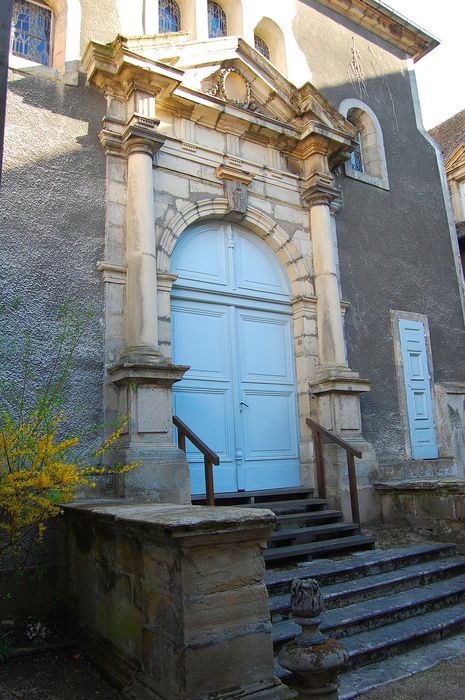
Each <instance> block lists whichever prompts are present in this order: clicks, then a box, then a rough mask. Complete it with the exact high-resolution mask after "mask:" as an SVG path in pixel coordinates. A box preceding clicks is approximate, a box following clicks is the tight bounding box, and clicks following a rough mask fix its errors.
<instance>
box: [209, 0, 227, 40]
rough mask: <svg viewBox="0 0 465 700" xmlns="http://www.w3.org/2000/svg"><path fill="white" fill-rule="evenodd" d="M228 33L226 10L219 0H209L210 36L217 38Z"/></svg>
mask: <svg viewBox="0 0 465 700" xmlns="http://www.w3.org/2000/svg"><path fill="white" fill-rule="evenodd" d="M227 34H228V23H227V20H226V12H225V11H224V10H223V8H222V7H221V5H218V3H217V2H213V0H208V37H209V38H210V39H215V38H217V37H220V36H227Z"/></svg>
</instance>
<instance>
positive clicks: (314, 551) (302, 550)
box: [264, 535, 375, 564]
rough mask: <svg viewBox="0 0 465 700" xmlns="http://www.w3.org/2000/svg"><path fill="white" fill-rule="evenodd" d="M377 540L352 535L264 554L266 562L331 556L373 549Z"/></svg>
mask: <svg viewBox="0 0 465 700" xmlns="http://www.w3.org/2000/svg"><path fill="white" fill-rule="evenodd" d="M374 541H375V538H374V537H368V536H367V535H352V536H346V537H340V538H337V539H330V540H320V541H317V542H305V543H304V544H294V545H291V546H289V547H272V548H271V549H267V550H265V552H264V558H265V562H266V563H267V564H268V563H271V562H275V563H276V562H277V563H279V562H282V561H285V560H289V559H297V558H303V557H308V556H312V557H315V556H329V555H333V554H335V553H337V552H341V551H344V550H351V551H353V550H354V549H357V548H365V549H366V548H368V547H373V545H374Z"/></svg>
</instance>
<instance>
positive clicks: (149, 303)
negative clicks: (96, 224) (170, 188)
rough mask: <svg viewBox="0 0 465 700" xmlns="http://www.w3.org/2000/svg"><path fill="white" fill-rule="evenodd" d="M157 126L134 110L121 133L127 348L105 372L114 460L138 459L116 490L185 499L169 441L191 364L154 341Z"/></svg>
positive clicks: (138, 98)
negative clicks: (174, 393) (115, 416)
mask: <svg viewBox="0 0 465 700" xmlns="http://www.w3.org/2000/svg"><path fill="white" fill-rule="evenodd" d="M134 103H135V105H137V106H138V108H139V111H140V107H141V106H142V107H143V108H144V109H145V108H146V109H147V110H149V109H151V105H152V103H153V98H151V97H150V96H148V95H144V94H143V93H137V94H136V95H135V97H134ZM144 105H145V107H144ZM152 106H153V105H152ZM157 127H158V121H157V120H156V119H154V118H152V117H150V116H145V115H142V114H140V113H134V114H133V115H132V117H131V118H130V120H129V122H128V124H127V126H126V128H125V130H124V133H123V134H122V139H121V144H122V149H123V152H125V153H126V155H127V200H126V266H127V272H126V301H125V347H124V348H123V349H122V352H121V355H120V358H119V362H118V363H117V364H116V365H115V366H113V367H110V368H109V376H110V380H111V382H112V383H113V385H114V386H115V387H116V388H117V390H118V395H119V413H120V415H121V414H122V415H127V417H128V426H127V431H126V432H125V434H124V435H123V437H122V448H121V449H120V451H119V453H118V455H117V457H118V460H119V461H120V462H121V461H122V462H125V463H133V462H139V463H140V466H138V467H137V468H135V469H134V470H133V471H130V472H128V473H127V474H124V475H121V476H120V477H118V479H117V494H118V495H119V496H123V497H128V498H138V499H143V500H151V501H159V502H170V503H188V502H190V487H189V469H188V466H187V462H186V457H185V454H184V452H182V451H181V450H179V449H178V448H177V447H176V446H175V445H174V442H173V425H172V402H171V388H172V385H173V384H174V382H177V381H179V380H180V379H182V377H183V374H184V372H185V371H186V370H187V369H188V368H187V367H180V366H175V365H173V364H172V362H171V358H169V357H164V356H163V354H162V353H161V351H160V349H159V346H158V297H157V295H158V289H157V264H156V240H155V211H154V171H153V155H154V153H155V152H156V151H157V150H158V149H159V148H160V147H161V146H162V145H163V142H164V138H163V137H162V136H161V135H160V134H159V133H158V131H157Z"/></svg>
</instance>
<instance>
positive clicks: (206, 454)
mask: <svg viewBox="0 0 465 700" xmlns="http://www.w3.org/2000/svg"><path fill="white" fill-rule="evenodd" d="M173 425H175V426H176V428H177V429H178V447H179V449H180V450H182V451H183V452H185V451H186V438H187V439H188V440H189V442H191V443H192V444H193V445H194V447H196V448H197V449H198V450H200V452H201V453H202V454H203V463H204V467H205V493H206V501H207V505H209V506H214V505H215V487H214V484H213V465H214V464H215V465H218V464H219V463H220V458H219V457H218V455H217V454H216V452H213V450H211V449H210V448H209V447H208V445H206V444H205V443H204V442H203V441H202V440H201V439H200V438H199V436H198V435H196V434H195V433H194V432H193V431H192V430H191V429H190V428H189V427H188V426H187V425H186V424H185V423H183V422H182V420H181V419H180V418H178V417H177V416H173Z"/></svg>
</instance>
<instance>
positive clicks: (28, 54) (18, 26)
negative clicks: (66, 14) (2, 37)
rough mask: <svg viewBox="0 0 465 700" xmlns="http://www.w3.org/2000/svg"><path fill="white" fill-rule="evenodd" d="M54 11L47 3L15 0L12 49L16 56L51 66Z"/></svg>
mask: <svg viewBox="0 0 465 700" xmlns="http://www.w3.org/2000/svg"><path fill="white" fill-rule="evenodd" d="M52 24H53V13H52V11H51V9H50V8H49V7H47V5H43V4H42V3H38V2H27V1H26V0H14V2H13V15H12V22H11V41H10V50H11V53H12V54H13V55H14V56H21V57H22V58H27V59H28V60H29V61H34V63H41V64H42V65H44V66H49V65H51V63H52V60H51V52H52V31H53V27H52Z"/></svg>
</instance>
